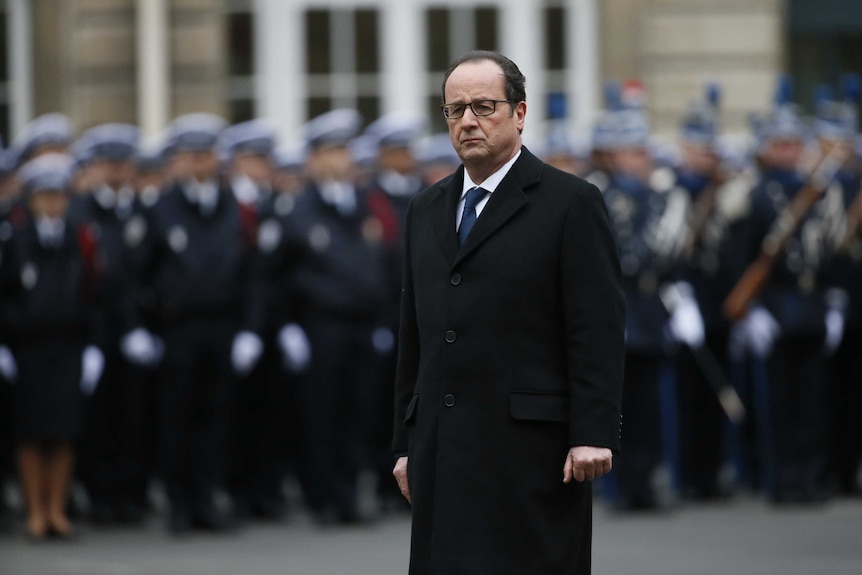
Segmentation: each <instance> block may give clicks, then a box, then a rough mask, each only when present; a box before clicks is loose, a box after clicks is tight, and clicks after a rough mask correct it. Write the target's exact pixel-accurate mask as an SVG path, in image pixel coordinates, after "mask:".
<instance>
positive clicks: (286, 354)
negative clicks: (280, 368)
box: [278, 323, 311, 373]
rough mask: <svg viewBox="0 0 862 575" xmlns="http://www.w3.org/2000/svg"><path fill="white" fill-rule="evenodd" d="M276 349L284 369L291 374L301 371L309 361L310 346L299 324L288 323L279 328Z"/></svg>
mask: <svg viewBox="0 0 862 575" xmlns="http://www.w3.org/2000/svg"><path fill="white" fill-rule="evenodd" d="M278 347H279V349H281V355H282V359H283V360H284V367H285V369H287V370H288V371H289V372H291V373H297V372H300V371H302V370H303V369H305V367H306V366H307V365H308V362H309V361H311V344H310V343H309V342H308V336H306V335H305V330H303V329H302V328H301V327H300V326H299V324H295V323H289V324H287V325H286V326H284V327H283V328H281V330H280V331H279V332H278Z"/></svg>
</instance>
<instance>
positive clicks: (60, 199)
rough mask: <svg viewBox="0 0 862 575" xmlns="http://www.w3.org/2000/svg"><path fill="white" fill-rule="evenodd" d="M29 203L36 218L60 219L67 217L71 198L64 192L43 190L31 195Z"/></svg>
mask: <svg viewBox="0 0 862 575" xmlns="http://www.w3.org/2000/svg"><path fill="white" fill-rule="evenodd" d="M27 203H28V205H29V206H30V212H31V213H32V214H33V216H35V217H36V218H52V219H60V218H62V217H63V216H65V215H66V210H67V209H68V207H69V198H68V196H66V194H65V192H63V191H62V190H47V191H45V190H43V191H40V192H38V193H35V194H33V195H31V196H30V198H29V201H28V202H27Z"/></svg>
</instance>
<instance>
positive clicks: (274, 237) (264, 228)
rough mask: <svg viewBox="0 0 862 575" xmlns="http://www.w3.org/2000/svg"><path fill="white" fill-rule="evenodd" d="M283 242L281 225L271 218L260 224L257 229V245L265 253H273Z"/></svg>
mask: <svg viewBox="0 0 862 575" xmlns="http://www.w3.org/2000/svg"><path fill="white" fill-rule="evenodd" d="M280 242H281V226H280V225H278V222H277V221H275V220H273V219H269V220H266V221H265V222H263V223H261V224H260V227H259V228H258V230H257V246H258V247H259V248H260V250H261V251H262V252H263V253H266V254H268V253H271V252H272V251H273V250H274V249H275V248H276V247H278V244H279V243H280Z"/></svg>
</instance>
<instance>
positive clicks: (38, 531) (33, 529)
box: [26, 517, 48, 542]
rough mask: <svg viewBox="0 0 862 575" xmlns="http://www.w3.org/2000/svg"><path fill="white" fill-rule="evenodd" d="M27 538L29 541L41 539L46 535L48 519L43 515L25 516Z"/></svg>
mask: <svg viewBox="0 0 862 575" xmlns="http://www.w3.org/2000/svg"><path fill="white" fill-rule="evenodd" d="M26 529H27V539H29V540H30V541H33V542H36V541H43V540H44V539H45V537H47V535H48V521H47V519H45V518H44V517H28V518H27V528H26Z"/></svg>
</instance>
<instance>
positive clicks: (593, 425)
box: [560, 182, 625, 451]
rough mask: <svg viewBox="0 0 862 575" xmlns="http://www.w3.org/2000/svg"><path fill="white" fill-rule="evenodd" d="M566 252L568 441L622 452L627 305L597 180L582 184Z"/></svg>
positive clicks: (569, 220) (568, 222)
mask: <svg viewBox="0 0 862 575" xmlns="http://www.w3.org/2000/svg"><path fill="white" fill-rule="evenodd" d="M560 253H561V256H560V257H561V260H562V261H561V263H560V269H561V281H562V294H563V296H562V299H563V313H564V322H565V337H566V358H567V369H568V374H567V375H568V381H569V395H570V414H569V417H570V419H569V442H570V445H572V446H577V445H588V446H594V447H607V448H610V449H612V450H614V451H619V446H620V426H621V415H620V405H621V396H622V386H623V365H624V360H625V302H624V299H623V292H622V287H621V273H620V264H619V256H618V250H617V245H616V241H615V240H614V236H613V233H612V231H611V226H610V221H609V218H608V212H607V208H606V207H605V203H604V198H603V197H602V195H601V193H600V192H599V190H598V188H596V187H595V186H593V185H592V184H586V183H583V182H579V185H578V190H577V192H576V198H575V201H574V202H572V204H571V205H570V206H569V211H568V214H567V219H566V223H565V230H564V232H563V249H562V250H561V252H560Z"/></svg>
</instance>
